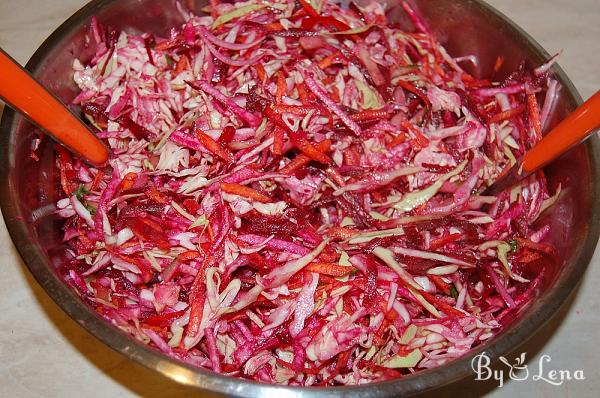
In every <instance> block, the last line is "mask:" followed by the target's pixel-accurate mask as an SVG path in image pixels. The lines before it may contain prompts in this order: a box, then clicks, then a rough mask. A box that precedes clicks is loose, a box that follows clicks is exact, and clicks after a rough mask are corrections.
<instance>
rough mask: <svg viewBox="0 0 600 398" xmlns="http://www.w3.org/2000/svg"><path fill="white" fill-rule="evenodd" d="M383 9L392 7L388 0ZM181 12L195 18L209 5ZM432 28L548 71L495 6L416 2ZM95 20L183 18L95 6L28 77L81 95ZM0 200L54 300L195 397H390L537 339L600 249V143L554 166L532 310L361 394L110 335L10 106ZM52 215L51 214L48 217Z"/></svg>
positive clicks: (160, 4) (50, 176)
mask: <svg viewBox="0 0 600 398" xmlns="http://www.w3.org/2000/svg"><path fill="white" fill-rule="evenodd" d="M384 1H385V0H384ZM184 3H185V4H186V5H187V6H188V7H190V8H191V9H193V10H196V11H199V9H200V8H201V6H203V5H205V4H206V2H205V1H193V0H187V1H184ZM387 3H388V4H389V6H390V14H389V15H390V18H391V19H392V20H393V21H395V22H398V23H400V24H406V25H407V26H410V22H408V20H407V19H406V17H405V16H404V14H403V12H401V10H400V9H399V7H398V4H399V1H398V0H387ZM415 3H416V5H417V6H418V8H419V9H420V10H421V12H422V13H423V14H424V15H425V17H426V19H427V20H428V21H429V24H430V25H431V26H432V27H433V28H434V30H435V32H436V34H437V35H438V37H439V39H440V41H441V42H442V43H443V44H444V45H445V46H446V48H447V49H448V50H449V52H450V53H451V54H452V55H454V56H462V55H471V54H473V55H476V56H477V57H478V59H479V65H478V66H477V67H476V68H473V70H472V71H471V72H473V73H475V74H476V75H477V76H481V77H491V76H492V73H493V66H494V64H495V61H496V59H497V57H498V56H502V57H504V59H505V63H504V66H503V67H502V69H501V70H500V71H499V72H498V73H496V74H495V76H494V78H496V79H498V78H502V77H503V76H505V75H506V74H508V73H510V71H513V70H515V69H517V68H518V66H519V65H520V63H521V62H525V64H526V65H527V66H529V67H533V66H537V65H540V64H542V63H543V62H544V61H545V60H547V59H548V57H549V56H548V54H547V53H546V51H544V50H543V49H542V48H541V47H540V46H539V45H538V44H537V43H536V42H535V41H534V40H533V39H532V38H531V37H529V36H528V35H527V33H525V32H524V31H522V30H521V29H520V28H519V27H517V26H516V25H515V24H514V23H512V22H511V21H510V20H508V19H507V18H506V17H505V16H503V15H502V14H500V13H499V12H498V11H496V10H494V9H493V8H491V7H490V6H489V5H487V4H485V3H483V2H482V1H478V0H420V1H415ZM92 16H96V17H97V18H98V20H99V21H100V22H101V23H103V24H108V25H110V26H113V27H115V28H117V29H125V30H128V31H153V32H154V33H156V34H162V35H165V34H167V33H168V30H169V27H171V26H175V25H179V24H180V23H181V22H182V20H181V16H180V14H179V13H178V12H177V10H176V8H175V1H174V0H96V1H92V2H91V3H89V4H88V5H87V6H86V7H84V8H82V9H81V10H80V11H79V12H77V13H76V14H75V15H73V16H72V17H71V18H69V19H68V20H67V21H66V22H65V23H64V24H62V25H61V26H60V27H59V28H58V29H57V30H56V31H55V32H54V33H53V34H52V35H51V36H50V37H49V38H48V39H47V40H46V41H45V42H44V44H42V46H41V47H40V48H39V49H38V51H37V52H36V53H35V54H34V56H33V57H32V58H31V60H30V61H29V63H28V64H27V69H29V70H30V71H31V72H32V73H33V74H34V75H35V76H37V77H38V78H39V79H40V80H41V81H42V82H43V83H44V84H45V85H46V86H47V87H49V88H50V89H51V90H52V91H53V92H54V93H55V94H56V95H57V96H58V97H60V98H61V99H62V100H63V101H64V102H66V103H69V102H70V100H72V99H73V98H74V96H75V95H76V91H77V89H76V87H75V85H74V84H73V82H72V72H71V62H72V60H73V58H74V57H78V58H80V59H82V60H84V61H85V60H86V59H89V58H90V57H91V56H92V52H93V49H92V48H89V47H88V46H87V45H86V42H85V33H86V29H87V28H88V26H89V23H90V19H91V17H92ZM553 73H554V75H555V77H556V78H557V79H558V80H559V82H560V83H561V85H562V87H563V88H562V90H561V95H560V100H559V102H558V106H557V107H556V112H555V114H554V116H553V118H552V123H551V124H556V123H557V122H558V121H559V120H561V119H562V118H563V117H564V116H565V115H567V114H568V113H569V112H570V111H571V110H573V109H574V108H575V107H576V106H577V105H578V104H579V103H581V97H580V96H579V94H578V93H577V91H576V89H575V88H574V87H573V84H572V83H571V81H570V80H569V79H568V78H567V76H566V75H565V74H564V72H563V71H562V70H561V69H560V68H559V67H555V68H554V70H553ZM0 129H1V134H0V201H1V203H2V212H3V215H4V220H5V222H6V225H7V227H8V230H9V232H10V235H11V237H12V239H13V242H14V243H15V246H16V247H17V249H18V251H19V253H20V254H21V256H22V257H23V260H24V261H25V263H26V264H27V266H28V268H29V270H30V271H31V273H32V274H33V275H34V277H35V278H36V279H37V281H38V282H39V284H40V285H41V286H42V287H43V288H44V289H45V290H46V292H47V293H48V295H49V296H50V297H52V299H54V301H56V303H57V304H58V305H59V306H61V307H62V309H63V310H64V311H65V312H66V313H67V314H69V315H70V316H71V317H72V318H73V319H74V320H75V321H77V322H78V323H79V324H80V325H82V326H83V327H84V328H86V329H87V330H88V331H89V332H91V333H92V334H93V335H95V336H96V337H97V338H98V339H100V340H101V341H103V342H104V343H106V344H107V345H109V346H110V347H112V348H113V349H115V350H116V351H119V352H120V353H122V354H123V355H125V356H126V357H128V358H130V359H132V360H135V361H137V362H139V363H141V364H143V365H145V366H147V367H149V368H151V369H154V370H156V371H158V372H160V373H162V374H164V375H166V376H168V377H170V378H172V379H173V380H175V381H178V382H180V383H184V384H187V385H191V386H195V387H197V388H198V389H202V390H209V391H213V392H219V393H222V394H227V395H231V396H251V397H267V396H272V397H281V398H283V397H342V396H345V395H346V394H349V395H350V396H353V397H392V396H401V395H403V396H406V395H412V394H415V393H419V392H423V391H427V390H431V389H435V388H440V387H442V386H444V385H447V384H449V383H451V382H454V381H457V380H460V379H462V378H465V377H467V376H469V375H471V374H472V370H471V365H470V363H471V359H472V358H473V356H475V355H477V354H479V353H481V352H483V351H485V352H487V354H488V355H490V356H491V357H492V358H497V357H498V356H500V355H505V354H506V353H508V352H510V351H511V350H513V349H515V348H516V347H517V346H519V345H520V344H522V343H523V342H524V341H526V340H527V339H528V338H529V337H531V336H532V335H533V334H534V333H535V332H536V331H537V330H539V329H540V328H541V327H542V326H543V325H544V323H545V322H546V321H548V320H549V319H550V318H551V317H552V315H553V314H555V313H556V312H557V311H558V309H559V307H560V306H561V304H562V303H563V302H564V301H565V300H566V299H567V297H568V296H569V294H570V293H571V292H572V291H573V290H574V289H575V287H576V286H577V284H578V282H579V281H580V279H581V277H582V275H583V273H584V271H585V269H586V267H587V265H588V263H589V262H590V259H591V257H592V254H593V252H594V249H595V247H596V243H597V241H598V234H599V230H600V224H599V222H598V221H599V211H600V202H598V198H600V191H599V190H600V182H599V180H598V175H597V170H598V169H599V166H600V164H599V163H600V140H599V139H598V138H597V137H594V138H593V139H591V140H589V141H588V142H587V143H586V144H585V145H584V146H580V147H578V148H576V149H575V150H573V151H572V152H571V153H569V154H568V155H566V156H565V157H563V158H562V159H560V160H558V161H556V162H555V163H553V164H552V165H551V166H549V167H548V168H546V173H547V176H548V180H549V183H550V186H552V187H556V186H557V185H558V184H559V183H561V184H562V186H563V189H564V194H563V195H562V196H561V199H560V201H559V202H558V203H557V204H556V205H555V206H554V207H553V208H552V210H551V211H550V212H549V214H547V215H546V220H547V221H549V222H550V223H551V225H552V234H551V237H550V241H551V243H552V244H554V245H555V246H556V247H557V248H558V253H559V256H560V258H559V259H558V264H557V265H556V267H554V268H553V270H554V272H550V273H548V274H547V275H548V277H547V278H546V280H545V281H544V283H543V286H542V287H541V289H540V292H539V295H538V297H537V298H536V300H534V301H533V302H532V303H531V304H529V305H528V306H526V307H525V308H523V309H522V310H521V311H520V313H519V314H518V316H517V317H515V319H514V320H513V321H512V322H511V323H510V324H509V325H508V326H507V327H505V328H504V330H503V331H502V332H501V333H500V334H499V335H498V336H497V337H495V338H494V339H492V340H491V341H489V342H487V343H486V344H485V345H483V346H481V347H478V348H477V349H476V350H473V351H472V352H471V353H470V354H469V355H467V356H465V357H463V358H461V359H458V360H456V361H454V362H451V363H449V364H447V365H445V366H441V367H439V368H437V369H433V370H427V371H423V372H419V373H417V374H415V375H412V376H409V377H405V378H403V379H399V380H394V381H387V382H381V383H374V384H370V385H367V386H362V387H335V388H326V389H323V388H292V387H279V386H273V385H264V384H259V383H255V382H251V381H246V380H241V379H233V378H228V377H225V376H221V375H217V374H215V373H212V372H210V371H206V370H202V369H196V368H193V367H191V366H188V365H186V364H184V363H182V362H178V361H176V360H173V359H171V358H169V357H167V356H165V355H163V354H161V353H160V352H158V351H156V350H154V349H152V348H149V347H147V346H145V345H143V344H141V343H139V342H137V341H135V340H134V339H132V338H131V337H130V336H129V335H127V334H125V333H123V332H121V331H120V330H118V329H117V328H115V327H113V326H111V325H110V324H109V323H108V322H106V321H105V320H104V319H102V318H100V317H99V316H98V315H97V314H96V313H95V312H94V311H93V310H91V309H90V308H89V307H88V306H86V305H85V304H84V303H83V302H82V301H81V299H80V298H79V297H78V296H77V295H76V294H74V292H73V290H72V289H71V288H70V287H69V286H68V285H67V284H65V282H64V278H63V273H62V264H63V262H64V250H65V245H64V243H63V242H62V239H61V233H60V225H61V221H60V220H58V219H57V218H56V217H55V216H54V215H53V214H52V212H51V209H52V208H53V207H52V205H53V204H54V203H55V202H56V201H57V199H58V192H59V188H58V187H59V182H58V181H59V177H58V173H57V171H56V169H55V167H54V150H53V148H54V143H53V142H51V141H50V140H48V139H44V140H43V141H42V143H41V145H40V148H39V150H38V155H39V157H40V160H39V161H37V162H34V161H33V160H32V159H31V158H30V156H29V155H30V151H31V142H32V139H34V138H35V137H37V136H38V135H39V132H38V131H37V130H36V128H35V127H34V126H32V125H31V124H30V123H28V122H27V121H25V120H24V119H23V118H21V117H20V116H18V115H16V114H15V113H14V112H13V111H12V110H10V109H7V110H5V112H4V116H3V118H2V124H1V126H0ZM49 209H50V211H48V210H49Z"/></svg>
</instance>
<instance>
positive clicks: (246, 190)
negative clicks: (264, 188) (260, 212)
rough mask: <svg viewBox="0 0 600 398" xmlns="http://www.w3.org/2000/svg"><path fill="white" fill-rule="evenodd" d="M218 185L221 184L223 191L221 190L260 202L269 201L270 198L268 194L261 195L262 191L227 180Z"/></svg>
mask: <svg viewBox="0 0 600 398" xmlns="http://www.w3.org/2000/svg"><path fill="white" fill-rule="evenodd" d="M220 185H221V191H223V192H226V193H229V194H232V195H238V196H243V197H245V198H249V199H253V200H256V201H258V202H261V203H269V202H271V198H269V197H268V196H266V195H263V194H262V193H260V192H258V191H257V190H256V189H252V188H250V187H247V186H245V185H240V184H234V183H227V182H222V183H221V184H220Z"/></svg>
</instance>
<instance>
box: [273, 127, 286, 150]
mask: <svg viewBox="0 0 600 398" xmlns="http://www.w3.org/2000/svg"><path fill="white" fill-rule="evenodd" d="M284 134H285V132H284V131H283V129H282V128H280V127H277V126H275V129H274V130H273V154H274V155H283V144H284V138H285V137H284Z"/></svg>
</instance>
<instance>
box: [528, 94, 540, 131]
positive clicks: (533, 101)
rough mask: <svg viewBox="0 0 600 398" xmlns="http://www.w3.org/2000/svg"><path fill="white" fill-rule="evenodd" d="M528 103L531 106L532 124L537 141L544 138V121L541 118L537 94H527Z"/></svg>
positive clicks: (530, 116) (530, 117)
mask: <svg viewBox="0 0 600 398" xmlns="http://www.w3.org/2000/svg"><path fill="white" fill-rule="evenodd" d="M527 105H528V107H529V119H530V120H529V121H530V126H531V129H532V130H533V133H534V134H535V139H536V141H539V140H541V139H542V121H541V119H540V108H539V107H538V102H537V98H536V97H535V94H528V95H527Z"/></svg>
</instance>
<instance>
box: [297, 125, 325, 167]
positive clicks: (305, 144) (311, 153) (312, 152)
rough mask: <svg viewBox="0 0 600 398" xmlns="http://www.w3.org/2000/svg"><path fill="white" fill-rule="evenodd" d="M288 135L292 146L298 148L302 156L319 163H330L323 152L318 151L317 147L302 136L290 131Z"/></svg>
mask: <svg viewBox="0 0 600 398" xmlns="http://www.w3.org/2000/svg"><path fill="white" fill-rule="evenodd" d="M288 135H289V136H290V138H291V140H292V143H293V144H294V146H295V147H296V148H298V149H299V150H300V152H302V153H303V154H304V155H306V156H308V157H309V158H311V159H312V160H315V161H317V162H319V163H323V164H329V163H331V158H330V157H329V156H327V155H326V154H325V153H324V151H321V150H319V149H318V148H317V147H315V146H314V145H313V144H311V143H310V142H309V141H308V140H307V139H306V137H305V136H304V135H302V134H300V133H298V132H294V131H290V132H289V133H288ZM330 145H331V143H330Z"/></svg>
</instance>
